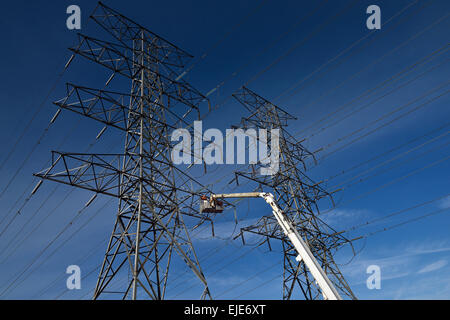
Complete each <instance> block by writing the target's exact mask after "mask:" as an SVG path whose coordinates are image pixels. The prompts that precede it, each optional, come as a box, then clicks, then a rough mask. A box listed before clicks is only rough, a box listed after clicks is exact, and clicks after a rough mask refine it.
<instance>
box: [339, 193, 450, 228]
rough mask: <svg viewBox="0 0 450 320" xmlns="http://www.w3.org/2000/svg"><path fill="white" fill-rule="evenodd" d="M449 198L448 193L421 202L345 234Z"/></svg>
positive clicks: (361, 224) (356, 226) (375, 219)
mask: <svg viewBox="0 0 450 320" xmlns="http://www.w3.org/2000/svg"><path fill="white" fill-rule="evenodd" d="M448 196H450V193H447V194H445V195H443V196H439V197H436V198H433V199H431V200H427V201H425V202H421V203H418V204H415V205H413V206H411V207H408V208H405V209H401V210H398V211H394V212H392V213H389V214H386V215H383V216H381V217H377V218H374V219H371V220H369V221H367V222H365V223H360V224H358V225H355V226H352V227H350V228H347V229H345V230H344V231H343V232H345V233H348V232H351V231H355V230H358V229H361V228H364V227H367V226H368V225H371V224H374V223H377V222H380V221H383V220H386V219H389V218H392V217H394V216H397V215H400V214H402V213H405V212H408V211H411V210H414V209H417V208H420V207H423V206H425V205H428V204H431V203H433V202H436V201H439V200H443V199H445V198H447V197H448Z"/></svg>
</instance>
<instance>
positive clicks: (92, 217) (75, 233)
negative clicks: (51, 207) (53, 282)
mask: <svg viewBox="0 0 450 320" xmlns="http://www.w3.org/2000/svg"><path fill="white" fill-rule="evenodd" d="M111 201H112V199H110V200H109V201H107V202H106V203H105V204H104V205H103V206H102V207H101V208H100V209H98V210H97V211H96V212H95V213H94V214H93V215H91V216H90V217H89V218H88V219H87V220H86V221H85V222H84V223H83V224H82V225H81V226H79V227H78V229H76V230H74V232H72V234H71V235H70V236H69V237H68V238H66V239H65V240H64V241H63V242H62V243H60V244H59V246H57V247H56V248H55V249H54V250H53V251H52V252H51V253H50V254H49V255H47V257H46V258H45V260H41V262H40V264H38V265H37V266H36V267H35V268H34V270H32V271H31V272H29V273H28V274H27V275H26V276H25V277H23V278H22V279H21V280H20V281H18V282H16V284H15V286H14V287H13V288H11V289H10V293H11V292H12V291H13V290H15V289H16V288H17V287H19V286H20V285H21V284H22V283H23V282H24V281H25V280H26V279H28V278H29V277H30V276H31V275H32V274H33V273H34V272H36V271H37V270H38V269H39V268H40V267H41V266H42V265H43V264H45V263H46V262H48V259H50V258H51V257H52V256H53V255H54V254H55V253H56V252H58V251H59V250H60V249H61V248H62V247H63V246H64V245H65V244H66V243H67V242H68V241H69V240H71V239H72V238H73V237H74V236H75V235H77V234H78V232H80V231H81V230H82V229H83V228H85V227H86V226H87V224H88V223H89V222H91V221H92V220H93V219H94V218H95V217H96V216H97V215H98V214H99V213H100V212H101V210H103V209H104V208H106V206H107V205H108V204H109V203H110V202H111ZM73 223H74V222H70V223H69V224H70V225H72V224H73Z"/></svg>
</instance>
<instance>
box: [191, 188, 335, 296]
mask: <svg viewBox="0 0 450 320" xmlns="http://www.w3.org/2000/svg"><path fill="white" fill-rule="evenodd" d="M224 198H263V199H264V200H265V201H266V202H267V203H268V204H269V205H270V206H271V207H272V212H273V214H274V216H275V218H276V219H277V221H278V224H279V225H280V226H281V229H282V230H283V232H284V234H285V235H286V236H287V237H288V238H289V240H291V242H292V244H293V245H294V247H295V249H296V250H297V253H298V256H297V258H296V260H297V261H303V262H304V263H305V265H306V267H307V268H308V269H309V271H310V272H311V274H312V276H313V277H314V279H315V280H316V282H317V284H318V286H319V288H320V290H321V292H322V295H323V297H324V299H325V300H342V298H341V296H340V295H339V292H338V291H337V290H336V288H335V286H334V285H333V283H332V282H331V281H330V279H329V278H328V277H327V275H326V273H325V272H324V271H323V269H322V268H321V266H320V265H319V263H318V262H317V260H316V258H315V257H314V255H313V254H312V252H311V250H310V249H309V246H308V245H307V243H306V242H305V240H303V238H302V237H301V236H300V234H299V233H298V232H297V230H296V229H295V228H294V226H293V225H292V223H291V222H290V221H289V219H287V217H286V216H285V215H284V214H283V211H282V210H281V209H280V208H279V207H278V205H277V203H276V201H275V199H274V197H273V195H272V194H271V193H265V192H246V193H228V194H213V195H211V197H210V198H209V199H208V198H207V197H206V196H202V198H201V203H200V211H201V212H222V211H223V202H222V201H220V200H219V199H224Z"/></svg>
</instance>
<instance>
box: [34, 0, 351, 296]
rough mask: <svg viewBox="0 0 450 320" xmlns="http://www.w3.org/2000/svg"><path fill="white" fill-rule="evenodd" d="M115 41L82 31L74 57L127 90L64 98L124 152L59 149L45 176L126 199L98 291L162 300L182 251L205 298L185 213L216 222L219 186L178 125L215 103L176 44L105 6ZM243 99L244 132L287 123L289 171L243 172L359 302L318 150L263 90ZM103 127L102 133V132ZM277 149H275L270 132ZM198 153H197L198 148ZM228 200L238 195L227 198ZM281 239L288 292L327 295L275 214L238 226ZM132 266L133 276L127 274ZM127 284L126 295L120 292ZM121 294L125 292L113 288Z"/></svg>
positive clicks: (104, 23)
mask: <svg viewBox="0 0 450 320" xmlns="http://www.w3.org/2000/svg"><path fill="white" fill-rule="evenodd" d="M90 18H91V19H92V20H93V21H95V23H96V24H97V25H98V26H100V27H101V28H102V30H103V31H105V32H106V33H107V35H108V36H109V37H110V38H112V39H113V40H110V41H105V40H102V39H95V38H93V37H90V36H86V35H83V34H79V35H78V37H79V41H78V44H77V45H76V46H74V47H72V48H70V50H71V51H72V53H73V54H72V57H71V58H70V60H69V62H68V64H67V66H68V65H69V64H70V63H71V62H72V60H73V58H74V57H76V56H79V57H82V58H84V59H87V60H88V61H90V62H93V63H95V64H97V65H100V66H101V67H103V68H104V69H105V70H107V71H109V72H110V73H111V75H110V77H109V78H108V80H107V81H106V86H105V87H108V85H109V84H110V82H112V81H113V79H115V78H120V79H122V80H126V83H128V84H129V85H130V88H131V89H130V92H128V93H124V92H118V91H114V90H112V89H108V90H106V89H105V88H103V89H96V88H89V87H86V86H81V85H76V84H72V83H67V85H66V96H65V97H64V98H63V99H60V100H58V101H56V102H55V105H56V106H58V107H59V110H58V114H59V112H60V110H61V109H64V110H69V111H71V112H75V113H78V114H80V115H82V116H85V117H87V118H91V119H94V120H96V121H97V122H100V123H103V124H104V125H105V128H106V127H112V128H115V129H117V130H120V131H122V132H123V133H124V136H125V139H124V140H125V143H124V149H123V153H120V154H82V153H65V152H58V151H54V152H53V153H52V162H51V166H50V167H49V168H47V169H45V170H43V171H41V172H39V173H37V174H35V175H36V176H38V177H40V178H42V179H46V180H51V181H56V182H59V183H63V184H67V185H70V186H75V187H78V188H81V189H85V190H89V191H92V192H95V195H97V194H104V195H108V196H111V197H115V198H117V199H118V210H117V216H116V220H115V224H114V228H113V232H112V234H111V237H110V239H109V243H108V246H107V249H106V254H105V257H104V260H103V263H102V265H101V270H100V273H99V276H98V280H97V284H96V287H95V291H94V295H93V298H94V299H98V298H100V297H101V296H102V295H103V294H105V293H117V294H119V295H120V297H121V298H123V299H126V298H132V299H137V298H145V297H147V298H151V299H164V298H165V297H166V294H167V292H166V291H167V283H168V275H169V271H170V270H171V269H170V266H171V263H172V262H173V260H174V259H176V258H181V260H182V261H183V262H184V263H185V264H186V265H187V266H188V267H189V268H190V269H191V270H192V271H193V273H194V274H195V275H196V276H197V278H198V279H199V284H200V285H202V289H203V290H202V294H201V298H202V299H204V298H211V294H210V291H209V287H208V284H207V281H206V279H205V276H204V274H203V272H202V269H201V267H200V264H199V261H198V258H197V255H196V253H195V250H194V248H193V245H192V241H191V239H190V236H189V232H188V227H187V226H186V225H187V222H186V220H189V223H193V224H195V225H199V224H201V223H203V222H205V221H209V222H211V224H212V223H213V220H214V216H213V215H214V213H199V212H198V203H197V201H198V200H199V197H200V196H201V195H202V194H205V193H208V192H209V193H212V191H211V190H209V189H208V187H206V186H203V185H202V184H201V183H200V182H198V181H196V180H195V179H194V178H192V177H191V176H190V175H189V174H187V173H186V172H185V170H182V169H180V168H177V167H175V166H174V164H173V162H172V159H171V143H172V142H171V136H170V134H171V132H172V130H174V129H179V128H186V129H187V130H189V131H190V132H191V134H193V132H192V131H193V127H192V126H191V123H192V122H193V121H194V120H197V119H198V120H200V119H201V116H202V115H204V112H205V111H206V110H211V108H210V104H209V100H208V99H207V98H206V97H205V96H204V95H202V94H201V93H200V92H199V91H197V90H196V89H195V88H193V87H192V86H191V85H190V84H189V83H188V82H186V81H185V80H183V77H184V75H185V73H186V72H184V71H183V70H185V65H186V63H187V62H188V61H189V60H190V59H191V58H192V57H191V55H189V54H188V53H186V52H185V51H183V50H181V49H180V48H178V47H177V46H175V45H174V44H172V43H170V42H168V41H167V40H164V39H163V38H161V37H159V36H157V35H156V34H154V33H152V32H151V31H149V30H147V29H146V28H144V27H142V26H141V25H139V24H137V23H136V22H134V21H132V20H130V19H129V18H127V17H125V16H123V15H122V14H120V13H118V12H117V11H115V10H113V9H111V8H109V7H107V6H105V5H104V4H102V3H99V4H98V6H97V7H96V9H95V10H94V12H93V14H92V15H91V17H90ZM234 97H235V98H236V99H237V100H238V101H239V102H240V103H241V104H242V105H243V106H244V107H245V108H246V109H247V110H248V111H249V112H250V113H251V115H250V116H249V117H247V118H244V119H243V120H242V122H241V125H242V126H243V127H244V128H257V129H268V130H270V129H280V131H281V134H280V145H279V147H280V170H279V171H278V173H276V174H274V175H272V176H261V175H258V174H257V172H259V168H260V167H261V166H262V165H261V164H256V165H251V166H250V167H249V169H248V170H243V171H237V172H235V175H236V182H237V183H238V182H239V177H241V178H245V179H249V180H251V181H253V182H255V183H257V185H258V186H259V187H258V188H259V190H261V191H266V192H272V193H273V194H274V195H275V197H276V201H277V203H278V204H279V205H280V207H281V209H282V210H283V212H284V214H286V216H287V217H288V219H290V220H291V221H292V223H293V224H294V225H295V227H296V228H297V229H298V231H299V233H300V234H301V236H302V237H303V238H304V239H306V240H307V242H308V245H309V246H310V247H311V251H312V252H313V254H314V255H315V257H316V258H317V260H318V261H319V262H320V264H321V266H322V268H323V269H324V271H325V272H326V273H327V274H328V276H329V278H330V280H331V281H332V282H333V283H334V285H335V286H336V287H337V288H338V290H339V291H340V294H341V295H344V296H347V297H350V298H355V296H354V295H353V293H352V291H351V289H350V288H349V286H348V285H347V283H346V281H345V279H344V277H343V276H342V274H341V272H340V271H339V268H338V266H337V265H336V263H335V262H334V259H333V254H334V253H335V250H337V248H339V247H340V246H342V245H343V244H345V243H348V240H347V239H345V238H344V237H342V236H341V235H340V234H339V233H338V232H336V231H334V230H333V229H332V228H331V227H329V226H328V225H327V224H326V223H325V222H324V221H322V220H321V219H320V218H319V217H318V207H317V202H318V201H319V200H320V199H322V198H325V197H330V198H331V196H330V194H329V193H327V192H326V191H325V190H324V189H323V188H322V187H321V186H320V184H318V183H314V182H313V181H312V180H311V179H309V178H308V177H307V176H306V175H305V174H304V171H305V170H306V167H305V160H306V159H308V158H314V155H313V154H312V153H311V152H309V151H308V150H306V149H305V148H304V147H303V146H302V145H301V144H300V143H299V142H298V141H296V140H295V139H294V138H293V137H292V136H291V135H289V133H288V132H287V131H286V129H285V127H286V126H287V122H288V120H293V119H295V118H294V117H292V116H291V115H289V114H288V113H287V112H285V111H284V110H282V109H281V108H279V107H277V106H275V105H274V104H272V103H270V102H269V101H267V100H265V99H264V98H262V97H260V96H259V95H257V94H256V93H254V92H252V91H250V90H249V89H247V88H243V89H242V90H241V91H240V92H239V93H237V94H234ZM102 132H103V130H102V131H101V133H102ZM265 142H268V145H270V137H269V141H265ZM193 156H195V154H194V155H193ZM228 204H229V203H228ZM245 232H252V233H256V234H259V235H262V236H264V238H263V239H264V240H263V242H267V243H268V244H269V246H270V241H269V239H276V240H280V241H281V243H282V246H283V250H284V279H283V298H284V299H290V298H291V297H292V294H293V291H294V289H295V288H296V287H298V288H299V289H300V290H301V292H302V293H303V295H304V297H305V298H306V299H317V298H320V291H319V290H318V288H317V286H316V285H315V283H314V279H313V278H312V277H311V275H310V273H309V271H308V270H307V268H306V267H305V265H304V264H303V263H302V262H300V263H298V262H297V261H295V257H296V254H295V250H293V247H292V245H291V244H290V242H289V241H288V240H287V239H286V237H285V236H284V235H283V233H282V231H281V230H280V227H279V226H278V224H277V223H276V221H275V220H274V218H273V217H272V216H271V215H268V216H264V217H262V218H261V219H260V220H259V222H258V223H257V224H256V225H253V226H250V227H246V228H244V229H242V230H241V232H240V236H242V239H243V240H244V233H245ZM123 272H128V273H129V278H128V281H127V282H126V283H125V284H123V283H121V281H118V278H119V275H123ZM117 284H120V286H121V290H120V291H112V289H113V288H114V286H115V285H117ZM114 290H116V289H114Z"/></svg>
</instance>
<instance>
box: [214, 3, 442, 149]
mask: <svg viewBox="0 0 450 320" xmlns="http://www.w3.org/2000/svg"><path fill="white" fill-rule="evenodd" d="M407 7H409V5H408V6H407ZM407 7H405V8H403V9H402V10H400V12H403V10H405V9H406V8H407ZM420 9H423V7H421V8H420ZM400 12H399V13H400ZM394 16H396V15H394ZM444 18H445V17H444ZM442 19H443V18H441V19H440V20H438V21H436V22H434V23H433V24H431V25H429V26H428V27H432V26H434V25H435V24H437V23H439V22H440V21H441V20H442ZM403 22H404V21H403ZM425 31H426V30H422V32H419V33H417V34H415V35H414V36H412V37H411V38H409V39H408V40H407V41H405V42H404V43H403V44H401V45H405V44H406V43H408V42H410V41H412V40H414V39H415V38H417V36H418V35H419V34H421V33H423V32H425ZM401 45H400V46H401ZM400 46H399V47H400ZM445 47H448V44H446V45H444V47H441V48H439V49H437V50H435V51H433V52H432V53H430V54H429V55H427V56H426V57H424V58H422V59H420V60H419V61H417V62H415V63H414V64H413V65H411V66H410V67H407V68H406V69H404V70H402V71H401V72H399V73H397V74H396V75H394V76H393V77H391V78H390V79H388V80H386V81H385V82H389V81H392V80H393V79H395V78H397V77H399V76H400V75H402V74H403V73H405V72H409V71H410V69H411V68H412V69H413V68H415V67H417V66H418V65H420V64H421V63H422V62H424V60H425V61H426V60H427V59H428V58H429V57H430V56H433V55H435V54H438V53H440V52H441V51H442V50H443V49H444V48H445ZM386 56H387V55H384V56H383V57H382V58H380V59H379V60H378V62H379V61H381V60H382V59H384V58H385V57H386ZM385 82H383V83H382V84H381V86H383V85H384V84H385ZM376 88H377V87H375V88H374V89H376ZM374 89H371V90H370V91H373V90H374ZM229 98H231V96H230V97H228V98H227V99H226V100H225V101H223V102H222V104H220V105H223V104H224V103H225V102H226V101H227V100H228V99H229ZM300 132H301V131H300ZM297 134H298V133H297ZM297 134H296V135H297ZM247 148H248V147H247Z"/></svg>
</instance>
